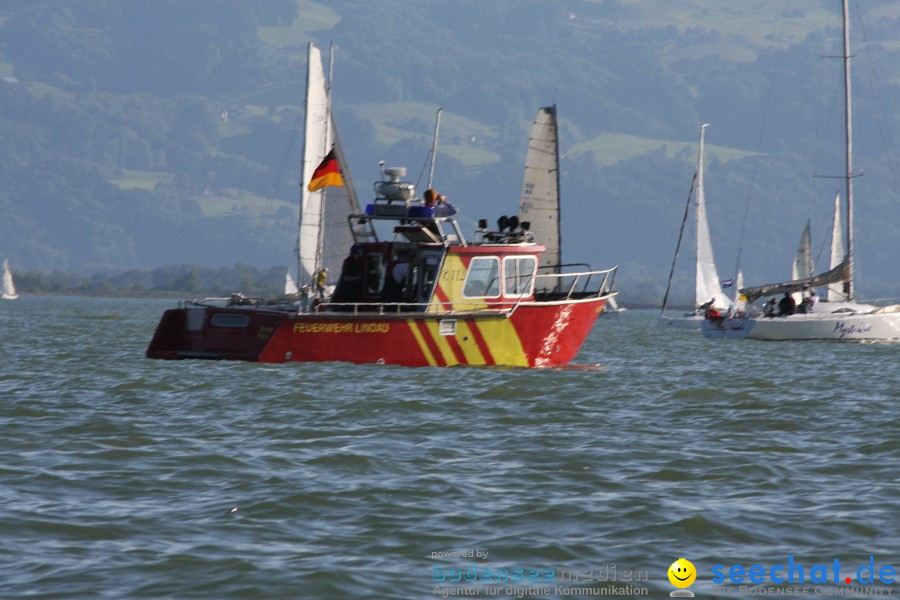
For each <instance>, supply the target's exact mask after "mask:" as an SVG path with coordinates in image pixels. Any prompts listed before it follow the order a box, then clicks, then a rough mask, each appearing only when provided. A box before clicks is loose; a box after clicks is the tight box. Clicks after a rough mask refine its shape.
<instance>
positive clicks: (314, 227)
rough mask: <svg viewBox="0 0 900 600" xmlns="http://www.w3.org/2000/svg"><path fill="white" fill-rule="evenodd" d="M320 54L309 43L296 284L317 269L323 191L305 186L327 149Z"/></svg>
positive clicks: (328, 132)
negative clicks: (297, 280)
mask: <svg viewBox="0 0 900 600" xmlns="http://www.w3.org/2000/svg"><path fill="white" fill-rule="evenodd" d="M330 112H331V111H330V106H329V97H328V90H327V89H326V87H325V73H324V71H323V70H322V53H321V52H320V51H319V49H318V48H316V47H315V46H313V45H312V43H311V42H310V44H309V53H308V58H307V65H306V121H305V130H304V131H305V134H304V135H305V138H304V145H303V177H302V179H301V181H300V242H299V246H298V248H299V252H300V271H299V273H298V279H299V281H300V283H304V284H311V283H312V281H313V278H314V277H315V273H316V271H318V270H319V268H320V266H321V257H322V242H323V237H322V201H323V199H324V196H325V192H324V191H323V190H317V191H315V192H310V191H309V190H307V188H306V186H307V184H309V181H310V179H311V178H312V174H313V171H315V169H316V167H318V166H319V165H320V164H321V163H322V161H323V160H324V159H325V155H326V154H328V152H329V151H330V150H331V144H332V135H331V115H330Z"/></svg>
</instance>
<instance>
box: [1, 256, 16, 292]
mask: <svg viewBox="0 0 900 600" xmlns="http://www.w3.org/2000/svg"><path fill="white" fill-rule="evenodd" d="M18 297H19V294H18V293H17V292H16V285H15V284H14V283H13V276H12V271H10V269H9V260H8V259H6V258H4V259H3V291H2V293H0V298H2V299H3V300H15V299H16V298H18Z"/></svg>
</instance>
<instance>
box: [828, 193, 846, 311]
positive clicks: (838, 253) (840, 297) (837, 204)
mask: <svg viewBox="0 0 900 600" xmlns="http://www.w3.org/2000/svg"><path fill="white" fill-rule="evenodd" d="M843 236H844V234H843V226H842V225H841V195H840V194H837V195H836V196H835V197H834V216H833V217H832V220H831V259H830V261H829V263H828V268H829V269H833V268H834V267H836V266H838V265H839V264H841V262H842V261H843V260H844V254H845V252H844V237H843ZM825 299H826V300H828V301H830V302H844V301H846V300H847V294H845V293H844V284H843V283H832V284H831V285H829V286H828V287H827V288H825Z"/></svg>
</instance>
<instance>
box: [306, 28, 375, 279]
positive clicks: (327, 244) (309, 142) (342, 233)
mask: <svg viewBox="0 0 900 600" xmlns="http://www.w3.org/2000/svg"><path fill="white" fill-rule="evenodd" d="M307 60H308V64H307V76H306V121H305V134H304V135H305V137H304V145H303V168H302V177H301V184H300V194H301V195H300V232H299V242H298V244H297V248H298V252H299V257H298V260H299V268H298V274H297V281H298V282H299V283H300V284H301V285H309V286H310V287H312V286H313V284H314V279H315V274H316V272H317V271H318V270H319V269H320V268H325V269H327V270H328V274H329V275H328V281H329V283H331V282H333V281H336V280H337V278H338V276H339V275H340V267H341V263H342V262H343V260H344V259H345V258H346V257H347V256H348V255H349V254H350V246H351V245H352V244H353V232H354V231H355V232H356V236H357V238H358V239H360V241H371V240H372V239H374V238H373V232H372V225H371V223H370V222H368V221H366V222H365V223H355V224H353V229H351V224H350V222H349V221H348V218H347V217H348V216H349V215H351V214H358V213H359V212H360V210H359V205H358V203H357V201H356V196H355V194H354V191H353V182H352V180H351V178H350V173H349V169H348V168H347V161H346V159H345V158H344V154H343V150H342V148H341V144H340V139H339V138H338V135H337V129H336V128H335V126H334V118H333V116H332V114H331V93H330V86H329V85H328V82H327V80H326V78H325V73H324V71H323V69H322V54H321V52H320V51H319V49H318V48H316V47H315V46H313V45H312V43H310V44H309V54H308V59H307ZM331 150H334V153H335V158H336V159H337V162H338V166H339V168H340V172H341V177H342V178H343V180H344V185H342V186H330V187H326V188H323V189H321V190H317V191H315V192H310V191H309V190H308V189H307V185H308V184H309V181H310V179H311V178H312V174H313V172H314V171H315V170H316V167H318V166H319V165H320V164H321V163H322V161H323V160H324V159H325V156H326V155H327V154H328V153H329V152H330V151H331Z"/></svg>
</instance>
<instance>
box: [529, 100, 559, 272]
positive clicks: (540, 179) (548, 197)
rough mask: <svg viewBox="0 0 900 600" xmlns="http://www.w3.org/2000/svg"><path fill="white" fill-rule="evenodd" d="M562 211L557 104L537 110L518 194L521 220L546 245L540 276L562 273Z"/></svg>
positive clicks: (538, 240) (540, 265) (540, 242)
mask: <svg viewBox="0 0 900 600" xmlns="http://www.w3.org/2000/svg"><path fill="white" fill-rule="evenodd" d="M559 211H560V206H559V129H558V127H557V124H556V105H554V106H544V107H542V108H540V109H538V112H537V115H536V116H535V118H534V123H533V124H532V126H531V135H530V136H529V138H528V154H527V155H526V157H525V176H524V181H523V183H522V194H521V195H520V197H519V220H520V221H522V222H526V223H530V224H531V226H530V230H531V232H532V233H533V234H534V239H535V241H537V242H538V243H539V244H541V245H543V246H544V247H545V248H546V250H544V253H543V255H542V257H541V262H540V264H539V265H538V274H539V275H543V274H550V273H559V272H560V267H561V257H562V255H561V252H560V244H561V235H560V223H559Z"/></svg>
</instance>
